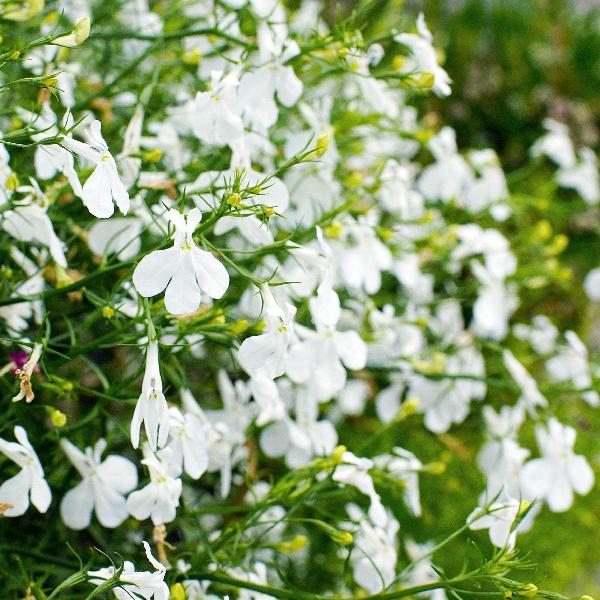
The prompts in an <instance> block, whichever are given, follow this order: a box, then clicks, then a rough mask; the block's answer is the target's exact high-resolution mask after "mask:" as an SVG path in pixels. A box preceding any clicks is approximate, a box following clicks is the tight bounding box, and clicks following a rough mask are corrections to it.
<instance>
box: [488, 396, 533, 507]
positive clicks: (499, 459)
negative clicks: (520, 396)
mask: <svg viewBox="0 0 600 600" xmlns="http://www.w3.org/2000/svg"><path fill="white" fill-rule="evenodd" d="M483 417H484V420H485V425H486V430H487V437H488V439H487V441H486V442H485V444H484V445H483V447H482V448H481V450H480V451H479V454H478V456H477V464H478V465H479V468H480V469H481V470H482V472H483V473H484V474H485V476H486V484H487V485H486V492H485V498H486V499H487V500H492V499H493V498H495V497H496V496H497V495H498V494H502V495H503V496H508V497H510V498H518V497H520V496H521V486H520V481H521V479H520V478H521V471H522V468H523V464H524V462H525V460H526V459H527V457H528V456H529V454H530V452H529V450H526V449H525V448H521V447H520V446H519V444H518V442H517V439H516V438H517V433H518V431H519V428H520V427H521V425H522V424H523V421H524V419H525V412H524V410H523V406H522V405H516V406H503V407H502V408H501V409H500V412H498V413H497V412H496V411H495V410H494V409H493V408H492V407H491V406H484V407H483Z"/></svg>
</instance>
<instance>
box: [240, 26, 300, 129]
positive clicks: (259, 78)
mask: <svg viewBox="0 0 600 600" xmlns="http://www.w3.org/2000/svg"><path fill="white" fill-rule="evenodd" d="M257 41H258V48H259V61H260V66H259V67H258V68H257V69H255V70H254V71H251V72H249V73H245V74H244V75H243V76H242V78H241V80H240V86H239V90H238V96H239V99H240V101H241V105H242V111H243V117H244V119H245V121H246V122H247V124H248V126H249V128H251V129H255V130H258V131H260V132H263V133H266V132H267V131H268V130H269V128H270V127H271V126H272V125H274V124H275V122H276V121H277V117H278V114H279V109H278V108H277V104H276V103H275V96H277V98H278V100H279V101H280V102H281V104H283V105H284V106H287V107H290V106H294V104H296V102H297V101H298V99H299V98H300V96H301V95H302V88H303V85H302V81H300V79H298V77H297V76H296V74H295V73H294V69H293V68H292V67H291V66H289V65H288V66H286V63H287V61H289V60H290V59H292V58H293V57H294V56H297V55H298V54H300V48H299V47H298V44H297V43H296V42H295V41H293V40H289V39H288V37H287V27H286V26H285V25H280V24H277V25H274V26H271V25H270V24H269V23H267V22H266V21H261V22H260V24H259V26H258V31H257Z"/></svg>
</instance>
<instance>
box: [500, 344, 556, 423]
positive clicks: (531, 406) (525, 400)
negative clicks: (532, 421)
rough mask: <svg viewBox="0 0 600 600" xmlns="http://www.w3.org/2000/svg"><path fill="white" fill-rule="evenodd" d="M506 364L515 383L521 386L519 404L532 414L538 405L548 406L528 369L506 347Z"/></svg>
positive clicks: (504, 359)
mask: <svg viewBox="0 0 600 600" xmlns="http://www.w3.org/2000/svg"><path fill="white" fill-rule="evenodd" d="M502 359H503V361H504V366H505V367H506V368H507V369H508V372H509V373H510V375H511V377H512V378H513V379H514V381H515V383H516V384H517V385H518V386H519V387H520V388H521V396H520V398H519V404H520V405H521V406H522V407H523V408H524V409H525V410H527V411H528V412H529V413H531V414H535V411H536V408H537V407H538V406H540V407H542V408H544V407H546V406H548V401H547V400H546V398H544V396H542V394H541V392H540V390H539V389H538V386H537V383H536V381H535V379H534V378H533V377H532V376H531V375H530V374H529V373H528V372H527V369H525V367H524V366H523V365H522V364H521V363H520V362H519V361H518V360H517V359H516V358H515V356H514V354H513V353H512V352H511V351H510V350H508V349H504V351H503V352H502Z"/></svg>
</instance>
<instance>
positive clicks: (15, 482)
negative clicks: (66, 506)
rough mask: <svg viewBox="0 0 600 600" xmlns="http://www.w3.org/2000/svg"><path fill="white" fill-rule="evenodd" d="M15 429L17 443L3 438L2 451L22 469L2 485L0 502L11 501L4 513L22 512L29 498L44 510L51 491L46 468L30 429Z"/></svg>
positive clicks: (42, 511)
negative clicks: (29, 431) (43, 465)
mask: <svg viewBox="0 0 600 600" xmlns="http://www.w3.org/2000/svg"><path fill="white" fill-rule="evenodd" d="M14 431H15V438H16V440H17V442H18V443H16V442H8V441H7V440H5V439H3V438H0V452H2V454H4V455H5V456H6V457H8V458H9V459H10V460H12V461H13V462H14V463H15V464H17V465H18V466H19V467H20V469H21V470H20V471H19V473H17V474H16V475H15V476H14V477H11V478H10V479H8V480H7V481H5V482H4V483H3V484H2V485H1V486H0V503H3V504H4V503H6V504H10V507H9V508H8V509H7V510H6V511H4V513H3V514H4V516H5V517H19V516H21V515H22V514H24V513H25V511H26V510H27V508H28V507H29V501H30V500H31V503H32V504H33V505H34V506H35V507H36V508H37V509H38V510H39V511H40V512H41V513H45V512H46V511H47V510H48V507H49V506H50V501H51V500H52V493H51V492H50V488H49V487H48V484H47V483H46V480H45V479H44V470H43V469H42V465H41V464H40V461H39V459H38V457H37V454H36V453H35V450H34V449H33V447H32V446H31V444H30V443H29V440H28V439H27V432H26V431H25V430H24V429H23V428H22V427H21V426H20V425H17V426H16V427H15V430H14Z"/></svg>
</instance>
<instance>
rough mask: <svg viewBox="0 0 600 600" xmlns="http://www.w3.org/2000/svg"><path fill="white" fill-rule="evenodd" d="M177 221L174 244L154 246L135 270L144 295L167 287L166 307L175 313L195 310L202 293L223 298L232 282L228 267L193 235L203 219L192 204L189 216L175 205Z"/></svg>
mask: <svg viewBox="0 0 600 600" xmlns="http://www.w3.org/2000/svg"><path fill="white" fill-rule="evenodd" d="M168 218H169V221H170V222H171V223H173V225H175V237H174V240H173V247H172V248H168V249H166V250H155V251H154V252H151V253H150V254H147V255H146V256H144V258H143V259H142V260H141V261H140V262H139V264H138V265H137V267H136V268H135V271H134V272H133V284H134V285H135V288H136V289H137V291H138V293H139V294H140V295H141V296H144V297H145V298H149V297H151V296H156V294H159V293H160V292H162V291H163V290H164V289H165V288H166V292H165V307H166V309H167V310H168V311H169V312H170V313H171V314H173V315H183V314H185V313H190V312H193V311H195V310H196V309H197V308H198V307H199V306H200V302H201V300H202V294H203V293H204V294H206V295H207V296H210V297H211V298H220V297H221V296H222V295H223V294H224V293H225V292H226V291H227V287H228V285H229V274H228V273H227V270H226V269H225V267H224V266H223V265H222V264H221V263H220V262H219V261H218V260H217V259H216V258H215V257H214V256H213V255H212V254H211V253H210V252H207V251H206V250H200V249H199V248H198V247H197V246H196V243H195V242H194V240H193V238H192V235H193V233H194V230H195V229H196V227H197V226H198V223H200V220H201V219H202V213H201V212H200V211H199V210H198V209H197V208H193V209H192V210H190V212H189V213H188V216H187V220H186V218H185V217H184V216H183V215H182V214H181V213H180V212H178V211H176V210H175V209H171V210H169V212H168Z"/></svg>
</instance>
